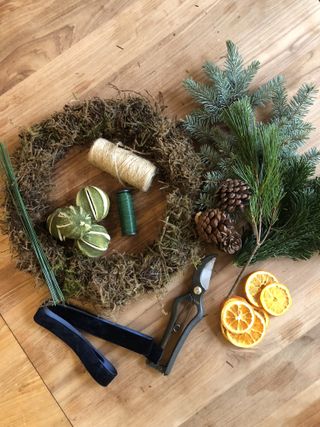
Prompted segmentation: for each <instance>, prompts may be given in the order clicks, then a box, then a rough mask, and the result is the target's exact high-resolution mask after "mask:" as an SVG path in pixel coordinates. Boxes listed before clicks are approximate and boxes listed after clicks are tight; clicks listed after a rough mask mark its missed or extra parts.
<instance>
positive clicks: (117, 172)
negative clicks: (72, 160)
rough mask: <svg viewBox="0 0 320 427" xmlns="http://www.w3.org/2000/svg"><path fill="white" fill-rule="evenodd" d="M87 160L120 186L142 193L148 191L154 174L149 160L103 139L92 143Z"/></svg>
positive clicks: (154, 171)
mask: <svg viewBox="0 0 320 427" xmlns="http://www.w3.org/2000/svg"><path fill="white" fill-rule="evenodd" d="M88 159H89V162H90V163H91V164H93V165H94V166H96V167H98V168H99V169H101V170H103V171H105V172H108V173H109V174H110V175H112V176H114V177H115V178H117V179H118V180H119V181H120V182H121V184H124V183H127V184H130V185H132V186H133V187H135V188H138V189H139V190H142V191H148V190H149V188H150V186H151V183H152V180H153V177H154V175H155V173H156V166H155V165H154V164H153V163H151V162H150V161H149V160H146V159H144V158H142V157H140V156H137V155H136V154H135V153H133V152H132V151H129V150H126V149H124V148H121V147H120V146H119V144H114V143H112V142H110V141H108V140H107V139H104V138H99V139H97V140H96V141H95V142H94V143H93V145H92V147H91V148H90V151H89V156H88Z"/></svg>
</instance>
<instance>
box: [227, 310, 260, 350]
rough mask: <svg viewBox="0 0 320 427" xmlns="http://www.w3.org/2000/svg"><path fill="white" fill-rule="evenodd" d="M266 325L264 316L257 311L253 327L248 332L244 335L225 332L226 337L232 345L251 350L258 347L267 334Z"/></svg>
mask: <svg viewBox="0 0 320 427" xmlns="http://www.w3.org/2000/svg"><path fill="white" fill-rule="evenodd" d="M266 329H267V327H266V324H265V321H264V319H263V316H262V315H261V314H260V313H259V312H258V311H257V310H255V317H254V322H253V325H252V327H251V328H250V330H249V331H248V332H244V333H243V334H233V333H232V332H230V331H228V330H225V335H226V337H227V338H228V341H229V342H231V344H233V345H235V346H237V347H241V348H250V347H253V346H255V345H257V344H258V343H259V342H260V341H261V340H262V338H263V337H264V335H265V333H266Z"/></svg>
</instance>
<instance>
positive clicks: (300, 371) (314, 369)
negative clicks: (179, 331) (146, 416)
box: [183, 325, 320, 427]
mask: <svg viewBox="0 0 320 427" xmlns="http://www.w3.org/2000/svg"><path fill="white" fill-rule="evenodd" d="M318 331H319V325H317V326H315V327H314V328H313V329H311V331H309V332H308V333H307V334H305V335H304V336H302V337H301V338H300V339H297V340H295V341H294V342H293V343H292V344H290V345H289V346H288V347H287V348H285V349H283V350H282V351H281V352H280V353H279V354H277V355H276V356H274V357H272V358H270V359H269V360H268V361H267V362H266V363H264V364H261V365H260V366H259V367H258V368H257V369H255V370H254V371H251V372H250V373H249V374H248V375H247V376H246V377H245V378H243V379H242V380H241V381H239V382H237V384H235V385H234V386H233V387H231V388H229V389H227V390H226V391H225V392H224V393H223V394H222V395H221V396H219V397H218V398H216V399H214V400H213V401H212V402H211V403H210V404H209V405H208V406H206V407H205V408H203V409H202V410H201V411H199V412H197V414H196V415H194V416H193V417H191V418H190V419H189V420H188V421H187V422H185V423H184V424H183V427H195V426H209V425H214V426H216V427H220V426H221V427H223V426H225V425H227V426H230V427H235V426H239V425H240V426H242V425H247V426H248V427H255V426H258V425H259V426H260V425H263V424H264V425H266V423H265V422H263V421H264V419H265V418H266V415H267V416H269V415H270V413H272V416H271V419H272V421H269V422H270V424H269V425H270V426H271V425H286V424H287V425H291V426H294V425H295V426H297V427H298V426H300V425H301V424H300V422H299V421H298V420H301V421H302V422H305V423H306V424H305V425H311V424H308V423H309V421H307V418H305V419H303V418H302V416H299V413H298V414H295V415H293V414H290V412H287V413H285V414H284V413H283V412H282V415H281V417H280V418H278V417H277V414H274V412H276V409H277V408H279V407H281V406H283V405H285V404H288V402H290V401H291V399H294V398H296V397H297V398H299V394H300V393H299V392H301V390H303V391H304V390H306V389H308V388H309V387H311V386H312V385H313V383H314V381H315V379H318V378H319V377H320V364H319V362H318V358H317V354H319V350H320V336H319V333H318ZM317 395H318V397H319V392H318V393H317ZM319 403H320V401H319V399H317V398H316V397H315V399H314V403H313V404H312V403H311V402H309V404H308V406H307V407H306V408H304V409H303V412H304V413H305V415H306V414H307V413H309V414H310V415H312V417H313V416H314V415H315V413H314V410H315V409H316V407H317V408H318V412H317V416H318V421H319V419H320V410H319V409H320V407H319ZM230 408H232V410H230ZM301 415H302V414H301ZM314 419H315V418H314ZM310 421H311V420H310ZM269 422H268V423H269ZM272 422H273V424H272ZM274 423H275V424H274ZM282 423H283V424H282Z"/></svg>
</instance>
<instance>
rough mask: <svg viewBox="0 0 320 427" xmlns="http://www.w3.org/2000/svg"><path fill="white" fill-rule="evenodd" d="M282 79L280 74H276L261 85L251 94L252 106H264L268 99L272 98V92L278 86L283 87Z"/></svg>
mask: <svg viewBox="0 0 320 427" xmlns="http://www.w3.org/2000/svg"><path fill="white" fill-rule="evenodd" d="M283 82H284V79H283V77H282V76H276V77H274V78H273V79H271V80H270V81H268V82H267V83H265V84H263V85H261V86H260V87H259V88H258V89H257V90H256V91H255V92H253V94H252V95H251V105H252V106H253V107H258V106H265V105H266V104H267V103H268V102H269V101H271V100H273V96H274V95H273V94H274V92H276V91H277V89H278V88H280V87H283Z"/></svg>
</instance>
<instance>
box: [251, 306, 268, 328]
mask: <svg viewBox="0 0 320 427" xmlns="http://www.w3.org/2000/svg"><path fill="white" fill-rule="evenodd" d="M255 311H258V312H259V313H260V314H261V316H262V317H263V319H264V322H265V324H266V327H268V326H269V323H270V316H269V314H268V313H267V312H266V310H264V309H263V308H260V307H259V308H255Z"/></svg>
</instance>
